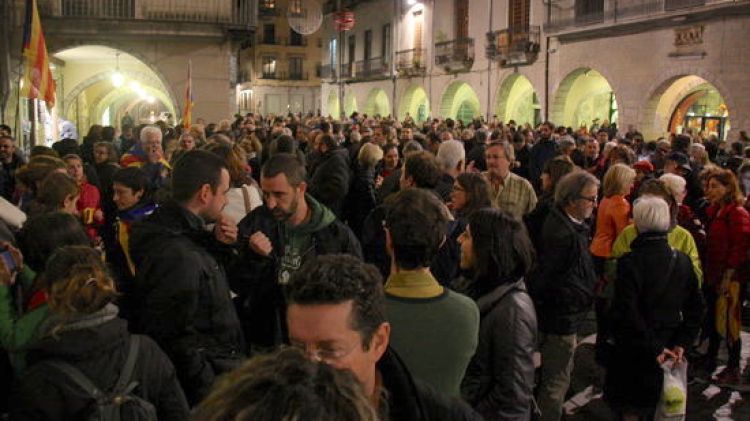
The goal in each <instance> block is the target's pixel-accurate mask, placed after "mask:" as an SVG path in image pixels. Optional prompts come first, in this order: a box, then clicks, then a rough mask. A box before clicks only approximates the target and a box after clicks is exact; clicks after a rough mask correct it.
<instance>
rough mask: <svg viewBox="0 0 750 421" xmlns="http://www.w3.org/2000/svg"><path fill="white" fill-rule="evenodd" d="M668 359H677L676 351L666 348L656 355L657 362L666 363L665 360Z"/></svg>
mask: <svg viewBox="0 0 750 421" xmlns="http://www.w3.org/2000/svg"><path fill="white" fill-rule="evenodd" d="M668 359H672V360H676V359H677V356H676V355H675V353H674V352H672V351H670V350H669V349H667V348H664V350H663V351H662V352H661V354H659V356H657V357H656V362H658V363H659V365H661V364H664V362H665V361H667V360H668Z"/></svg>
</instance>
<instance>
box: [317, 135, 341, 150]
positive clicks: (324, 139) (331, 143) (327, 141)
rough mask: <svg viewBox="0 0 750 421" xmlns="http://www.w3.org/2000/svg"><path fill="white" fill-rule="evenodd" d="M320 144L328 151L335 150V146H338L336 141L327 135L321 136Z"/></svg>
mask: <svg viewBox="0 0 750 421" xmlns="http://www.w3.org/2000/svg"><path fill="white" fill-rule="evenodd" d="M320 143H322V144H324V145H326V148H327V149H328V150H332V149H336V146H338V143H337V142H336V139H334V138H333V136H331V135H329V134H324V135H323V136H321V138H320Z"/></svg>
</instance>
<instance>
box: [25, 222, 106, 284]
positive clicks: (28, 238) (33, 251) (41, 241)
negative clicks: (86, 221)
mask: <svg viewBox="0 0 750 421" xmlns="http://www.w3.org/2000/svg"><path fill="white" fill-rule="evenodd" d="M90 244H91V240H89V237H88V236H87V235H86V232H85V231H84V230H83V226H82V225H81V223H80V222H79V221H78V219H77V218H76V217H75V216H73V215H71V214H69V213H65V212H52V213H45V214H42V215H39V216H35V217H32V218H29V220H28V221H26V223H25V224H24V226H23V228H22V229H21V231H20V232H19V234H18V248H19V249H20V250H21V253H22V254H23V258H24V262H25V263H26V264H27V265H29V267H30V268H31V269H32V270H34V271H35V272H37V273H40V272H42V271H43V270H44V265H45V262H46V261H47V258H48V257H49V256H50V255H51V254H52V252H54V251H55V250H56V249H57V248H59V247H62V246H88V245H90Z"/></svg>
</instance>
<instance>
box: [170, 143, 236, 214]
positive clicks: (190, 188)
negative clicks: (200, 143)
mask: <svg viewBox="0 0 750 421" xmlns="http://www.w3.org/2000/svg"><path fill="white" fill-rule="evenodd" d="M222 169H224V170H226V165H224V160H223V159H221V158H220V157H219V156H218V155H216V154H214V153H211V152H208V151H202V150H192V151H189V152H185V153H184V154H183V155H182V156H181V157H180V159H178V160H177V162H176V163H175V166H174V171H173V172H172V198H174V200H176V201H177V202H180V203H184V202H187V201H188V200H190V199H191V198H192V197H193V196H194V195H195V193H196V192H198V190H200V189H201V187H203V185H205V184H208V185H209V186H211V191H213V192H216V189H217V188H218V187H219V183H221V170H222Z"/></svg>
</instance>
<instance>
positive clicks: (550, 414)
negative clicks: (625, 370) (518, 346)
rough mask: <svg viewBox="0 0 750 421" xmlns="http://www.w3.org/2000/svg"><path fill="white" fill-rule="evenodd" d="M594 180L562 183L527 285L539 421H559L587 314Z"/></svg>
mask: <svg viewBox="0 0 750 421" xmlns="http://www.w3.org/2000/svg"><path fill="white" fill-rule="evenodd" d="M598 190H599V180H597V179H596V177H594V176H593V175H591V174H589V173H588V172H586V171H583V170H577V171H573V172H572V173H569V174H567V175H566V176H565V177H563V178H562V179H561V180H560V181H559V182H558V184H557V187H556V189H555V206H554V207H553V208H552V210H551V211H550V214H549V215H548V216H547V219H546V221H545V222H544V227H543V228H542V241H541V242H540V246H539V249H538V250H537V253H538V255H539V260H538V261H539V262H540V265H539V271H538V273H537V274H536V275H535V276H533V277H532V278H531V279H530V280H529V282H528V284H529V291H530V292H531V294H532V297H533V298H534V303H535V305H536V310H537V315H538V318H539V351H540V352H541V354H542V367H541V379H540V382H539V388H538V396H537V401H538V403H539V408H540V410H541V411H542V416H541V418H540V419H541V420H542V421H553V420H554V421H559V420H560V416H561V414H562V404H563V400H564V398H565V393H566V392H567V390H568V386H569V385H570V373H571V370H572V368H573V354H574V351H575V348H576V341H577V338H576V332H577V331H578V328H579V327H580V325H581V323H582V322H583V320H584V319H585V317H586V314H587V313H588V312H589V311H590V310H591V304H592V302H593V290H594V283H595V281H596V274H595V272H594V263H593V260H592V259H591V255H590V254H589V251H588V250H589V226H588V224H587V223H586V220H587V219H589V218H590V217H591V214H592V213H593V211H594V208H595V207H596V202H597V192H598Z"/></svg>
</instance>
